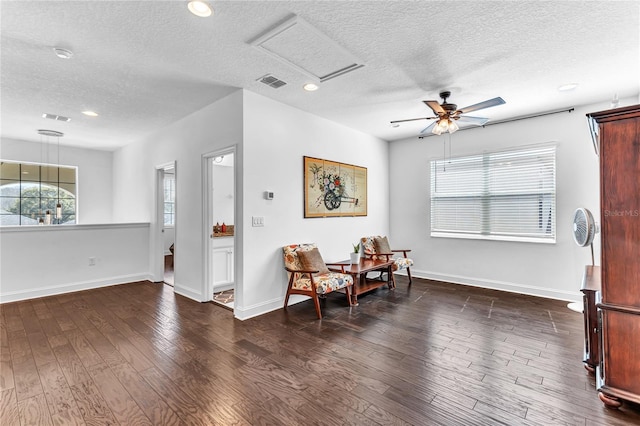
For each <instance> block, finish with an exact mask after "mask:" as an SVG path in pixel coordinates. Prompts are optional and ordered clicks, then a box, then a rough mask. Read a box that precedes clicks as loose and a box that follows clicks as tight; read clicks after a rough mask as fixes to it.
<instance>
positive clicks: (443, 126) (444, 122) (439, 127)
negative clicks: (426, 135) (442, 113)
mask: <svg viewBox="0 0 640 426" xmlns="http://www.w3.org/2000/svg"><path fill="white" fill-rule="evenodd" d="M458 129H459V127H458V124H456V122H455V121H454V120H451V119H449V118H441V119H440V120H438V124H436V125H435V126H434V127H433V130H431V133H433V134H434V135H441V134H443V133H447V132H449V133H455V132H456V131H457V130H458Z"/></svg>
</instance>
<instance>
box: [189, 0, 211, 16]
mask: <svg viewBox="0 0 640 426" xmlns="http://www.w3.org/2000/svg"><path fill="white" fill-rule="evenodd" d="M187 8H189V12H191V13H193V14H194V15H196V16H199V17H201V18H206V17H208V16H211V15H212V14H213V8H212V7H211V6H209V4H208V3H207V2H204V1H202V0H191V1H190V2H189V3H188V4H187Z"/></svg>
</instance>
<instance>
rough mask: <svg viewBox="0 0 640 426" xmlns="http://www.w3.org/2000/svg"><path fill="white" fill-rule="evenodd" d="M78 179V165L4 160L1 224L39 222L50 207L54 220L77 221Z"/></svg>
mask: <svg viewBox="0 0 640 426" xmlns="http://www.w3.org/2000/svg"><path fill="white" fill-rule="evenodd" d="M76 182H77V168H76V167H68V166H53V165H49V164H35V163H15V162H10V161H1V162H0V226H15V225H38V223H39V221H40V219H44V216H45V214H46V212H47V210H49V211H50V212H51V224H73V223H76V214H77V213H76V212H77V199H76V194H77V184H76ZM58 203H60V205H61V206H62V215H61V216H60V217H56V205H57V204H58Z"/></svg>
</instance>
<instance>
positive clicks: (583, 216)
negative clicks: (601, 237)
mask: <svg viewBox="0 0 640 426" xmlns="http://www.w3.org/2000/svg"><path fill="white" fill-rule="evenodd" d="M594 235H595V223H594V220H593V216H592V215H591V212H590V211H589V210H587V209H583V208H579V209H577V210H576V211H575V213H574V215H573V239H574V240H575V242H576V244H578V245H579V246H581V247H586V246H588V245H589V244H591V243H592V242H593V237H594Z"/></svg>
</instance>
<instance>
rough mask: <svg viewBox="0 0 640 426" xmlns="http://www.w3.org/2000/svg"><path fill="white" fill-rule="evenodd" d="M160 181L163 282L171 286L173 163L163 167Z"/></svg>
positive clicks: (173, 239) (173, 246)
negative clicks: (161, 193)
mask: <svg viewBox="0 0 640 426" xmlns="http://www.w3.org/2000/svg"><path fill="white" fill-rule="evenodd" d="M162 183H163V185H162V189H163V203H162V207H163V211H162V219H163V224H162V248H163V251H164V283H165V284H167V285H170V286H171V287H173V285H174V273H173V271H174V252H175V242H176V233H175V229H176V228H175V226H176V221H175V219H176V173H175V167H174V166H173V165H171V166H168V167H166V168H165V169H164V176H163V179H162Z"/></svg>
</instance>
